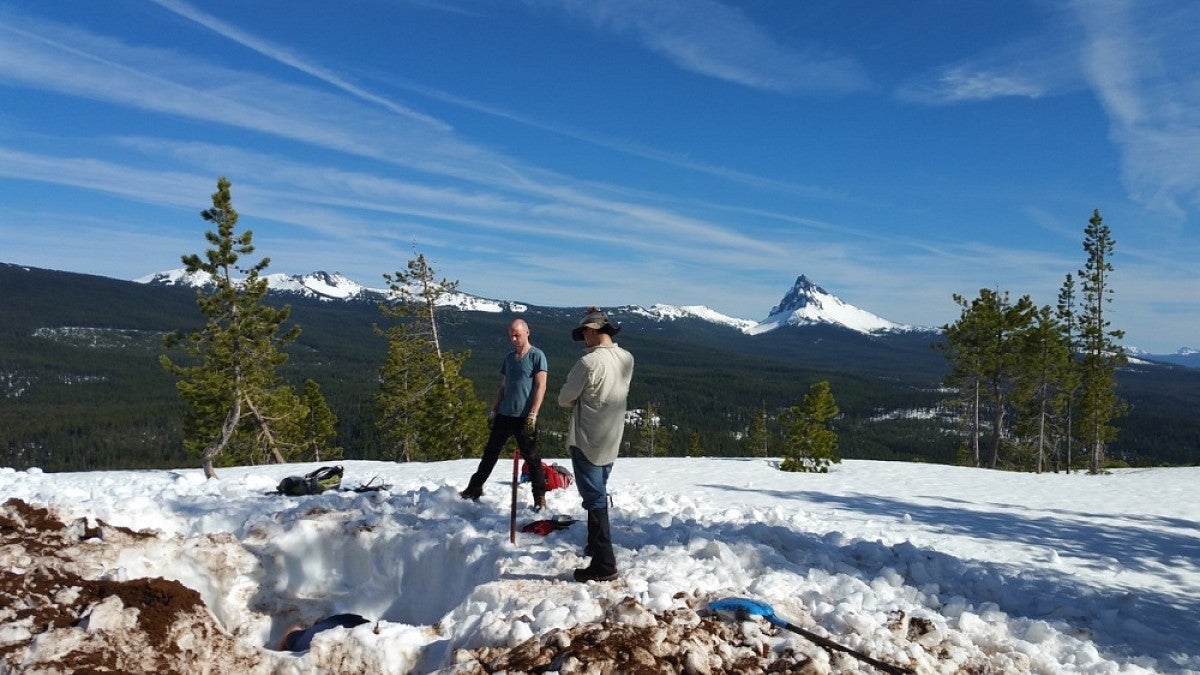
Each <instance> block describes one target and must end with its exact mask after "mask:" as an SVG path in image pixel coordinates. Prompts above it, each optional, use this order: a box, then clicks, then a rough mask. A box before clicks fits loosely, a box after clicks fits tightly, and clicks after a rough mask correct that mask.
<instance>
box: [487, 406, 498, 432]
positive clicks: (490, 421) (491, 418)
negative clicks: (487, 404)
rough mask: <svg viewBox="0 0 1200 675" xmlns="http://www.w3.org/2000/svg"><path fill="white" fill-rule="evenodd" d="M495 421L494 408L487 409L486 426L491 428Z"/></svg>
mask: <svg viewBox="0 0 1200 675" xmlns="http://www.w3.org/2000/svg"><path fill="white" fill-rule="evenodd" d="M495 423H496V411H495V410H494V409H493V410H489V411H488V428H489V429H491V428H492V425H494V424H495Z"/></svg>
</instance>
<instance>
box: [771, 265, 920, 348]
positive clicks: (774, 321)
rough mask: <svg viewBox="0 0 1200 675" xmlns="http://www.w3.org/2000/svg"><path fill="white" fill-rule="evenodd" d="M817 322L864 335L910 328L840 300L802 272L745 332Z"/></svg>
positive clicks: (807, 324) (809, 324)
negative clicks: (763, 317) (785, 291)
mask: <svg viewBox="0 0 1200 675" xmlns="http://www.w3.org/2000/svg"><path fill="white" fill-rule="evenodd" d="M820 323H826V324H831V325H835V326H842V327H844V328H849V329H850V330H853V331H858V332H859V333H866V334H873V333H882V332H890V331H907V330H914V329H913V327H912V326H907V325H904V324H899V323H895V322H893V321H888V320H887V319H884V318H883V317H880V316H877V315H875V314H872V313H871V312H868V311H867V310H865V309H859V308H858V307H855V306H854V305H851V304H848V303H845V302H842V300H841V298H839V297H837V296H836V295H833V294H832V293H830V292H828V291H826V290H825V289H823V288H821V287H820V286H817V285H816V284H814V283H812V282H811V281H809V280H808V278H807V277H805V276H804V275H803V274H802V275H800V276H799V277H798V278H797V279H796V284H795V286H793V287H792V289H791V290H790V291H788V293H787V295H785V296H783V300H781V301H780V302H779V304H778V305H776V306H775V307H772V308H771V313H770V314H769V315H768V316H767V318H765V319H763V320H762V321H760V322H759V323H758V324H757V325H756V326H754V327H753V328H751V329H750V330H749V331H747V332H749V333H750V334H751V335H758V334H761V333H766V332H767V331H771V330H774V329H776V328H778V327H780V326H811V325H814V324H820Z"/></svg>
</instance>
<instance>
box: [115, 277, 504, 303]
mask: <svg viewBox="0 0 1200 675" xmlns="http://www.w3.org/2000/svg"><path fill="white" fill-rule="evenodd" d="M263 278H264V279H266V280H267V287H268V288H270V289H271V290H273V291H281V292H285V293H297V294H300V295H304V296H307V297H311V298H318V299H321V300H351V299H355V298H363V297H366V296H368V295H374V296H379V297H391V296H392V295H393V293H392V292H391V290H390V289H387V288H369V287H367V286H363V285H362V284H359V283H358V282H355V281H353V280H351V279H349V278H348V277H346V276H344V275H343V274H341V273H340V272H332V273H330V272H322V271H317V272H310V273H308V274H283V273H279V274H265V275H263ZM134 281H136V282H138V283H142V284H159V285H163V286H188V287H192V288H202V287H204V286H207V285H209V284H211V283H212V279H211V277H210V276H209V275H208V274H206V273H204V272H196V273H192V274H189V273H188V272H187V270H185V269H174V270H167V271H165V272H157V273H155V274H150V275H147V276H144V277H141V278H139V279H134ZM437 304H438V305H439V306H441V307H456V308H458V309H462V310H469V311H474V312H502V311H504V310H505V309H508V310H510V311H513V312H523V311H525V310H526V309H528V308H527V307H526V306H525V305H522V304H519V303H516V302H507V301H501V300H490V299H487V298H480V297H477V296H474V295H470V294H468V293H457V292H456V293H447V294H446V295H444V296H442V297H441V298H439V299H438V301H437Z"/></svg>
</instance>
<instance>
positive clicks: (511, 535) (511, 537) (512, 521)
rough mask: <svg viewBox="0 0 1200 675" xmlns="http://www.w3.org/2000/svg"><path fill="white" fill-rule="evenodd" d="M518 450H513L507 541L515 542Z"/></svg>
mask: <svg viewBox="0 0 1200 675" xmlns="http://www.w3.org/2000/svg"><path fill="white" fill-rule="evenodd" d="M520 453H521V451H520V450H513V481H512V510H511V512H510V514H509V515H510V517H509V520H508V543H510V544H515V543H517V458H518V457H520V456H521V454H520Z"/></svg>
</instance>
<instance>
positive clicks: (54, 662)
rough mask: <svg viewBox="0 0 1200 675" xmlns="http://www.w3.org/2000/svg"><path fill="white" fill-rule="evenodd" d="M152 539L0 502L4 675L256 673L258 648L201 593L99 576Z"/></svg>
mask: <svg viewBox="0 0 1200 675" xmlns="http://www.w3.org/2000/svg"><path fill="white" fill-rule="evenodd" d="M154 536H155V535H154V534H152V533H139V532H133V531H131V530H129V529H127V528H119V527H113V526H110V525H108V524H106V523H104V522H103V521H97V522H95V523H94V524H89V523H88V522H87V521H85V520H83V519H79V520H76V521H73V522H71V523H64V522H63V521H62V520H60V519H59V518H58V517H56V516H55V515H54V514H52V513H51V512H50V511H48V510H47V509H44V508H40V507H36V506H31V505H29V504H26V503H25V502H22V501H19V500H15V499H10V500H8V501H6V502H5V503H4V504H3V505H0V672H7V673H27V672H28V673H34V672H36V673H152V672H153V673H201V672H218V671H219V670H223V668H222V669H214V664H217V663H220V664H224V666H226V667H229V668H234V669H236V670H226V671H225V672H249V671H251V670H254V669H255V666H256V661H257V660H258V659H257V658H256V657H255V654H254V650H253V649H249V648H247V647H245V646H243V645H241V644H240V643H238V641H237V640H235V639H234V638H233V637H232V636H230V635H228V634H227V633H225V632H224V631H222V630H221V628H220V627H219V626H218V625H217V623H216V621H215V620H214V619H213V617H212V615H211V614H210V613H209V612H208V611H207V609H206V608H205V606H204V603H203V602H202V601H201V599H200V596H199V594H198V593H196V591H194V590H192V589H190V588H187V587H186V586H184V585H183V584H180V583H179V582H177V581H170V580H166V579H157V578H154V579H129V580H116V579H110V578H105V577H104V576H103V571H104V568H105V565H104V564H103V562H104V561H105V560H109V559H111V557H110V555H111V554H112V552H113V551H112V550H113V549H115V548H124V547H125V546H126V545H128V544H129V542H130V541H131V540H135V539H140V538H147V537H149V538H153V537H154ZM217 655H219V656H217Z"/></svg>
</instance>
